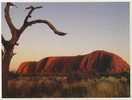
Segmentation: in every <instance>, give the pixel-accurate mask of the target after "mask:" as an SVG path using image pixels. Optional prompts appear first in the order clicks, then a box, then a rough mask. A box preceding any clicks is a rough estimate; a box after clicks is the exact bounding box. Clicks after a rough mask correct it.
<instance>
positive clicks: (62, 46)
mask: <svg viewBox="0 0 132 100" xmlns="http://www.w3.org/2000/svg"><path fill="white" fill-rule="evenodd" d="M16 5H17V6H18V8H15V7H12V8H11V12H10V13H11V17H12V19H13V23H14V24H15V25H16V26H17V27H20V25H21V24H22V23H23V20H24V18H25V16H26V14H27V12H28V11H27V10H25V9H24V8H25V7H27V6H30V5H34V6H39V5H42V6H43V8H42V9H39V10H36V11H34V12H33V14H32V18H31V20H34V19H38V18H41V19H48V20H49V21H50V22H52V23H53V24H54V25H55V26H56V28H57V29H58V30H60V31H63V32H66V33H68V34H67V35H66V36H64V37H60V36H57V35H55V34H54V33H53V32H52V31H51V30H50V28H48V26H46V25H43V24H36V25H33V26H31V27H29V28H28V29H26V30H25V31H24V33H23V35H22V37H21V38H20V40H19V46H18V47H16V48H15V52H16V55H15V56H14V58H13V59H12V62H11V65H10V70H16V69H17V68H18V66H19V65H20V63H21V62H24V61H32V60H33V61H34V60H35V61H38V60H40V59H42V58H44V57H47V56H68V55H69V56H71V55H83V54H88V53H90V52H92V51H94V50H106V51H109V52H113V53H115V54H117V55H119V56H120V57H122V58H123V59H124V60H125V61H127V62H129V3H127V2H122V3H119V2H118V3H116V2H115V3H108V2H107V3H103V2H102V3H101V2H100V3H96V2H95V3H16ZM4 7H5V4H2V33H3V35H4V37H5V38H6V39H10V38H11V34H10V31H9V28H8V26H7V24H6V22H5V19H4V12H3V10H4Z"/></svg>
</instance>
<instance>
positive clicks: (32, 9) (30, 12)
mask: <svg viewBox="0 0 132 100" xmlns="http://www.w3.org/2000/svg"><path fill="white" fill-rule="evenodd" d="M40 8H42V6H38V7H33V6H29V7H26V8H25V9H30V11H29V13H28V15H27V16H26V17H25V20H24V24H26V23H27V21H28V19H29V18H31V14H32V12H33V11H34V10H36V9H40Z"/></svg>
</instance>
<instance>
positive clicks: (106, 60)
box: [17, 50, 129, 74]
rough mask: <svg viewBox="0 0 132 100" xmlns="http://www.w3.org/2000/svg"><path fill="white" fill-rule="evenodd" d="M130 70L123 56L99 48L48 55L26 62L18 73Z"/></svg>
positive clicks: (116, 71) (115, 71) (108, 72)
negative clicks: (77, 52)
mask: <svg viewBox="0 0 132 100" xmlns="http://www.w3.org/2000/svg"><path fill="white" fill-rule="evenodd" d="M128 70H129V65H128V64H127V62H125V61H124V60H123V59H122V58H121V57H119V56H117V55H115V54H113V53H110V52H106V51H103V50H97V51H94V52H92V53H89V54H87V55H81V56H64V57H47V58H44V59H42V60H40V61H38V62H24V63H22V64H21V65H20V66H19V68H18V70H17V72H18V73H23V74H24V73H26V74H28V73H34V74H35V73H67V72H73V71H74V72H85V73H91V72H94V73H99V74H104V73H107V74H114V73H122V72H125V71H128Z"/></svg>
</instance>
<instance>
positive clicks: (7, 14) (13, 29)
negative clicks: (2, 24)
mask: <svg viewBox="0 0 132 100" xmlns="http://www.w3.org/2000/svg"><path fill="white" fill-rule="evenodd" d="M11 6H16V5H14V4H13V3H7V4H6V7H5V19H6V22H7V24H8V26H9V28H10V31H11V34H12V35H14V33H16V32H15V31H16V30H17V29H16V28H15V26H14V25H13V23H12V20H11V18H10V14H9V13H10V7H11Z"/></svg>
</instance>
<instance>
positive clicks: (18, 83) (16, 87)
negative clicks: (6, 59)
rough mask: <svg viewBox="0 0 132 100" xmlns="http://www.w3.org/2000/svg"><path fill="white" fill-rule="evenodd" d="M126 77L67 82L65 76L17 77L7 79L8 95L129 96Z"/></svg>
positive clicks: (21, 96) (23, 96)
mask: <svg viewBox="0 0 132 100" xmlns="http://www.w3.org/2000/svg"><path fill="white" fill-rule="evenodd" d="M129 87H130V86H129V83H128V81H127V79H126V78H124V77H123V78H114V77H101V78H99V79H87V80H84V79H82V80H80V81H74V82H72V83H71V82H70V83H69V82H68V81H67V80H66V78H65V77H50V78H49V77H44V76H43V77H42V76H41V77H39V76H38V77H28V76H26V77H25V76H24V77H18V78H16V79H11V80H9V81H8V97H20V98H25V97H26V98H28V97H31V98H32V97H41V98H42V97H129V96H130V88H129Z"/></svg>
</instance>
